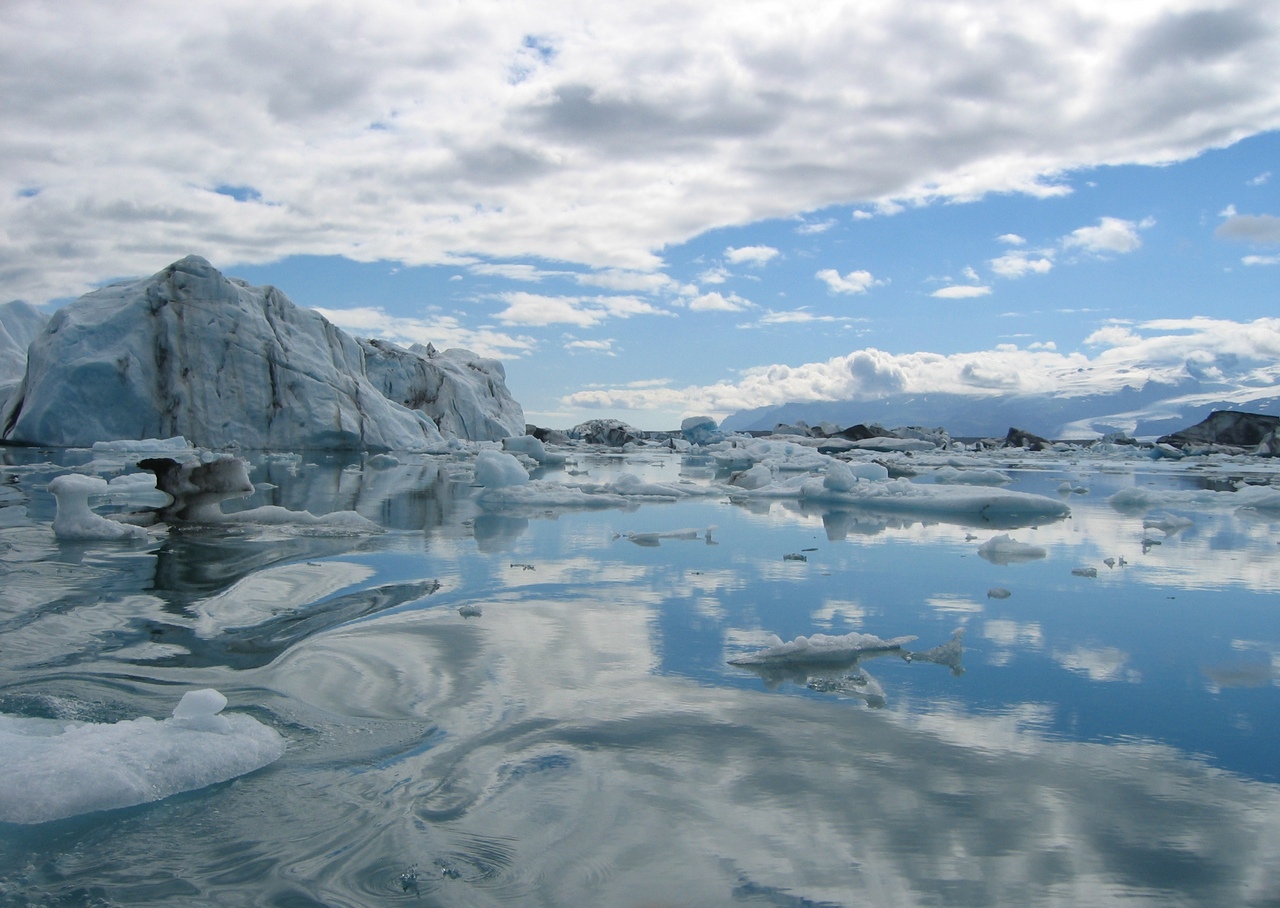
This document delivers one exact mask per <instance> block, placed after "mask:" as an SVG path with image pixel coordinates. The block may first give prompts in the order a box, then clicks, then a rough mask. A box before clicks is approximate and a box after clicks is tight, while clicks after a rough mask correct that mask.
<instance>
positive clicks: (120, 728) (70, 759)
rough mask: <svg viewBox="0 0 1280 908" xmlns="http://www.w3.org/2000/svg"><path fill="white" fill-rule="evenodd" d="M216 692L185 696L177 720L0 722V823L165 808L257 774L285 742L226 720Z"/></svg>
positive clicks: (268, 731)
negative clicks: (153, 805)
mask: <svg viewBox="0 0 1280 908" xmlns="http://www.w3.org/2000/svg"><path fill="white" fill-rule="evenodd" d="M226 703H227V700H226V698H225V697H224V696H223V695H222V694H220V693H219V692H218V691H216V690H198V691H189V692H188V693H186V694H185V695H184V696H183V698H182V701H181V702H180V703H179V704H178V706H177V708H176V709H174V711H173V716H172V718H169V719H165V720H163V721H157V720H155V719H152V718H149V717H143V718H140V719H126V720H124V721H121V722H115V723H111V724H102V723H91V722H69V721H64V720H59V719H27V718H17V717H13V716H5V715H0V761H2V762H3V765H4V777H5V784H4V785H0V822H5V823H44V822H48V821H50V820H58V819H62V818H64V817H70V816H76V815H79V814H83V813H89V812H91V811H95V810H110V809H114V808H118V807H130V806H133V805H135V804H145V803H148V802H150V801H158V800H160V799H162V798H167V797H169V796H171V795H175V794H178V793H179V792H183V791H192V790H195V789H198V788H204V787H206V786H208V785H213V784H215V783H217V782H225V781H227V780H228V779H233V778H235V777H237V776H241V775H244V774H245V773H249V772H253V771H254V770H255V769H260V768H262V767H263V766H266V765H267V764H269V763H272V762H274V761H275V760H277V759H279V758H280V756H281V755H282V754H283V753H284V739H283V738H282V737H281V736H280V734H279V733H278V732H276V731H275V730H274V729H272V728H270V727H268V726H266V725H263V724H262V723H261V722H258V721H257V720H256V719H253V718H250V717H249V716H242V715H230V716H224V715H220V713H221V711H222V708H223V707H224V706H226Z"/></svg>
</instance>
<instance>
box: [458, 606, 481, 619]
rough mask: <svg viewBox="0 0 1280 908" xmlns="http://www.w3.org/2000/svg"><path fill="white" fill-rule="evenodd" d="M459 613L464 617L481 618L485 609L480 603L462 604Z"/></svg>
mask: <svg viewBox="0 0 1280 908" xmlns="http://www.w3.org/2000/svg"><path fill="white" fill-rule="evenodd" d="M458 614H459V615H461V616H462V617H463V618H479V617H480V616H481V615H483V614H484V611H483V610H482V609H481V608H480V606H478V605H474V604H473V605H460V606H458Z"/></svg>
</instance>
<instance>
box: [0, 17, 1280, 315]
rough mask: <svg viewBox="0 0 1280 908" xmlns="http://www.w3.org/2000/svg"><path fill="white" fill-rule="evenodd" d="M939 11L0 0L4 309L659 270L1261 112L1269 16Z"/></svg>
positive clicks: (1203, 136)
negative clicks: (275, 276)
mask: <svg viewBox="0 0 1280 908" xmlns="http://www.w3.org/2000/svg"><path fill="white" fill-rule="evenodd" d="M931 9H932V8H931ZM935 11H936V13H937V15H936V16H933V15H931V16H921V15H920V13H919V11H918V10H917V9H915V8H914V7H913V6H912V5H910V4H892V3H890V4H872V5H866V4H848V3H843V2H840V0H814V2H813V3H812V4H810V5H808V6H806V11H805V14H804V15H796V16H769V17H763V16H751V15H742V14H741V13H742V10H741V7H740V5H739V4H738V3H736V2H733V0H708V2H705V3H698V4H685V5H682V6H673V7H668V8H664V14H663V15H662V16H660V17H659V16H654V15H652V12H651V11H650V10H648V9H647V8H644V7H642V6H636V5H628V4H613V5H610V6H607V7H592V8H590V9H589V10H588V9H587V8H586V7H584V6H582V5H581V4H572V3H558V2H556V3H553V2H547V0H532V2H527V3H510V2H501V0H497V2H494V3H487V4H454V5H447V4H446V5H441V4H408V3H393V2H389V0H372V2H370V3H369V4H365V5H362V6H361V7H360V8H359V9H356V8H355V7H352V6H351V5H350V4H343V3H338V2H336V0H318V2H315V3H308V4H288V3H273V2H265V3H263V2H256V3H250V2H247V0H189V2H186V3H183V4H181V5H170V6H166V7H165V8H164V15H163V16H160V15H154V14H153V13H154V10H153V9H152V7H151V6H149V5H146V4H126V5H124V6H120V5H110V6H108V5H104V4H101V3H95V2H90V0H60V2H58V3H56V4H17V5H14V4H7V5H5V6H4V11H3V12H2V13H0V17H2V18H3V23H2V27H0V91H2V92H3V96H4V98H5V104H4V105H3V106H2V107H0V135H4V136H7V137H20V141H18V140H15V141H8V142H6V143H4V145H3V148H0V231H3V233H4V235H5V236H6V237H7V240H6V248H5V250H4V254H3V256H2V257H0V292H2V296H0V298H13V297H23V298H27V299H30V300H32V301H33V302H42V301H44V300H46V299H49V298H51V297H57V296H64V295H68V294H72V293H77V292H81V291H83V290H84V289H87V287H88V286H89V285H90V284H91V283H92V282H94V281H96V280H99V279H102V278H105V277H108V276H113V275H119V274H149V273H153V272H155V271H157V270H159V268H161V267H163V266H164V265H165V264H167V263H168V262H170V261H173V260H175V259H177V258H179V257H181V256H182V255H185V254H187V253H189V252H192V251H195V252H199V253H201V254H203V255H205V256H206V257H208V258H209V259H210V260H211V261H214V262H215V263H217V264H218V265H219V266H220V267H223V268H231V267H234V266H235V265H238V264H246V263H263V262H269V261H276V260H279V259H280V258H282V257H284V256H288V255H303V254H305V255H345V256H348V257H351V258H353V259H356V260H359V261H366V262H368V261H394V262H401V263H405V264H427V263H437V264H438V263H449V264H454V263H458V262H465V261H471V260H474V258H475V257H483V258H485V259H494V260H519V259H522V258H538V259H540V260H543V261H556V262H565V263H571V264H575V265H586V266H591V267H600V268H623V269H628V270H640V271H644V270H653V269H656V268H658V267H660V265H661V262H660V260H659V257H658V254H657V250H661V249H662V248H664V247H665V246H668V245H670V244H673V243H679V242H683V241H685V240H687V239H689V238H690V237H693V236H697V235H699V234H702V233H705V232H706V231H707V230H709V229H711V228H713V227H720V226H726V225H742V224H750V223H753V222H756V221H759V220H761V219H764V218H773V217H788V216H794V215H796V214H797V213H800V212H811V211H819V210H823V209H825V208H829V207H831V206H834V205H847V206H850V209H851V210H853V211H855V212H861V213H863V214H865V213H869V212H873V211H874V212H875V213H876V214H887V213H889V212H891V211H893V210H895V209H900V208H901V207H903V206H904V205H914V204H921V203H928V202H931V201H945V200H952V199H972V198H977V197H979V196H981V195H983V194H985V193H991V192H1023V193H1030V194H1032V195H1036V196H1045V195H1054V194H1061V193H1063V192H1065V191H1067V188H1066V186H1065V185H1063V184H1062V182H1061V174H1063V173H1064V172H1067V171H1074V170H1078V169H1080V168H1085V167H1089V166H1092V165H1101V164H1107V165H1116V164H1123V163H1141V164H1156V163H1167V162H1170V161H1175V160H1181V159H1186V158H1189V157H1192V156H1194V155H1196V154H1198V153H1199V152H1201V151H1203V150H1205V149H1206V148H1209V147H1213V146H1218V145H1220V144H1222V143H1223V142H1224V141H1225V140H1226V137H1233V138H1234V137H1243V136H1245V135H1248V134H1251V133H1256V132H1259V131H1263V130H1266V129H1269V128H1274V127H1275V125H1276V123H1277V122H1278V121H1277V109H1278V106H1277V87H1276V85H1277V83H1276V79H1275V62H1274V61H1275V60H1276V59H1280V45H1278V44H1277V42H1278V41H1280V37H1277V28H1276V26H1275V16H1276V13H1275V12H1274V10H1273V9H1271V7H1269V6H1268V5H1266V4H1259V3H1248V2H1243V0H1227V2H1224V3H1223V4H1219V5H1215V6H1213V7H1211V8H1210V7H1204V8H1199V7H1196V8H1187V9H1184V8H1183V7H1182V6H1176V5H1170V4H1167V3H1153V4H1142V5H1134V4H1124V3H1111V4H1097V3H1094V4H1080V3H1076V2H1069V0H1048V2H1045V3H1035V4H1028V3H1021V2H1014V0H993V3H991V4H982V5H964V4H960V5H950V6H947V5H944V6H940V7H937V9H936V10H935ZM819 21H820V22H821V23H822V27H821V28H815V26H814V23H816V22H819ZM1206 23H1207V26H1206ZM1205 27H1208V29H1209V31H1208V32H1207V33H1209V34H1212V35H1213V36H1214V40H1213V42H1212V46H1210V47H1205V46H1201V45H1197V44H1196V43H1195V41H1194V39H1192V38H1185V36H1184V33H1185V35H1194V34H1200V33H1201V32H1202V31H1204V28H1205ZM530 35H551V36H554V38H553V39H546V40H545V41H543V40H542V39H539V42H540V43H535V44H534V45H530V44H529V43H527V41H526V39H527V37H528V36H530ZM672 35H679V36H680V40H678V41H672V40H671V36H672ZM1171 35H1173V36H1174V38H1173V39H1171V38H1170V36H1171ZM975 47H981V48H982V49H983V52H982V53H981V54H975V53H974V52H973V49H974V48H975ZM1205 85H1211V86H1212V87H1213V90H1212V91H1206V90H1203V86H1205ZM1064 112H1069V115H1064ZM1135 112H1141V115H1138V114H1137V113H1135ZM220 187H223V188H224V189H225V187H236V189H235V190H234V193H233V195H227V194H225V192H223V193H220V192H218V191H217V190H218V189H219V188H220ZM859 216H860V215H858V214H855V215H854V217H859ZM1112 251H1114V249H1113V250H1112Z"/></svg>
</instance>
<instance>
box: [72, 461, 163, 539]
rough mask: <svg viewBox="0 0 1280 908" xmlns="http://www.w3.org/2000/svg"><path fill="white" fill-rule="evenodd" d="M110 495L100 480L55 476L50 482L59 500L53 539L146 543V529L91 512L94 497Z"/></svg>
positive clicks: (77, 476)
mask: <svg viewBox="0 0 1280 908" xmlns="http://www.w3.org/2000/svg"><path fill="white" fill-rule="evenodd" d="M108 491H110V486H109V485H108V483H107V481H106V480H105V479H102V478H101V477H99V476H85V475H82V474H80V473H66V474H64V475H62V476H55V477H54V478H53V479H52V480H50V482H49V492H50V494H52V495H53V497H54V498H55V499H56V500H57V511H56V512H55V513H54V517H53V535H54V536H56V537H57V538H58V539H60V540H62V541H64V542H91V541H111V540H137V539H146V538H147V530H146V528H145V527H140V526H133V525H131V524H127V523H121V522H120V521H118V520H110V519H108V518H106V517H103V516H101V515H99V514H95V513H94V512H93V511H92V510H91V509H90V508H89V496H90V495H105V494H106V493H107V492H108Z"/></svg>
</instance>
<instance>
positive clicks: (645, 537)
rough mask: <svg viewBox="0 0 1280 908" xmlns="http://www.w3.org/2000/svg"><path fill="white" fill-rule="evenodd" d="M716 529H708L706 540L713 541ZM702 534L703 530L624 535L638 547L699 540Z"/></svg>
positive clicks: (630, 533)
mask: <svg viewBox="0 0 1280 908" xmlns="http://www.w3.org/2000/svg"><path fill="white" fill-rule="evenodd" d="M714 529H715V527H714V526H710V527H707V529H706V534H707V535H706V538H707V540H708V541H710V540H711V531H712V530H714ZM701 532H702V530H697V529H684V530H664V531H661V532H655V533H633V532H630V531H628V532H627V533H625V534H623V535H624V538H625V539H626V540H627V541H628V542H634V543H635V544H636V545H643V546H655V545H661V544H662V540H664V539H698V538H700V537H699V534H700V533H701Z"/></svg>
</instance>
